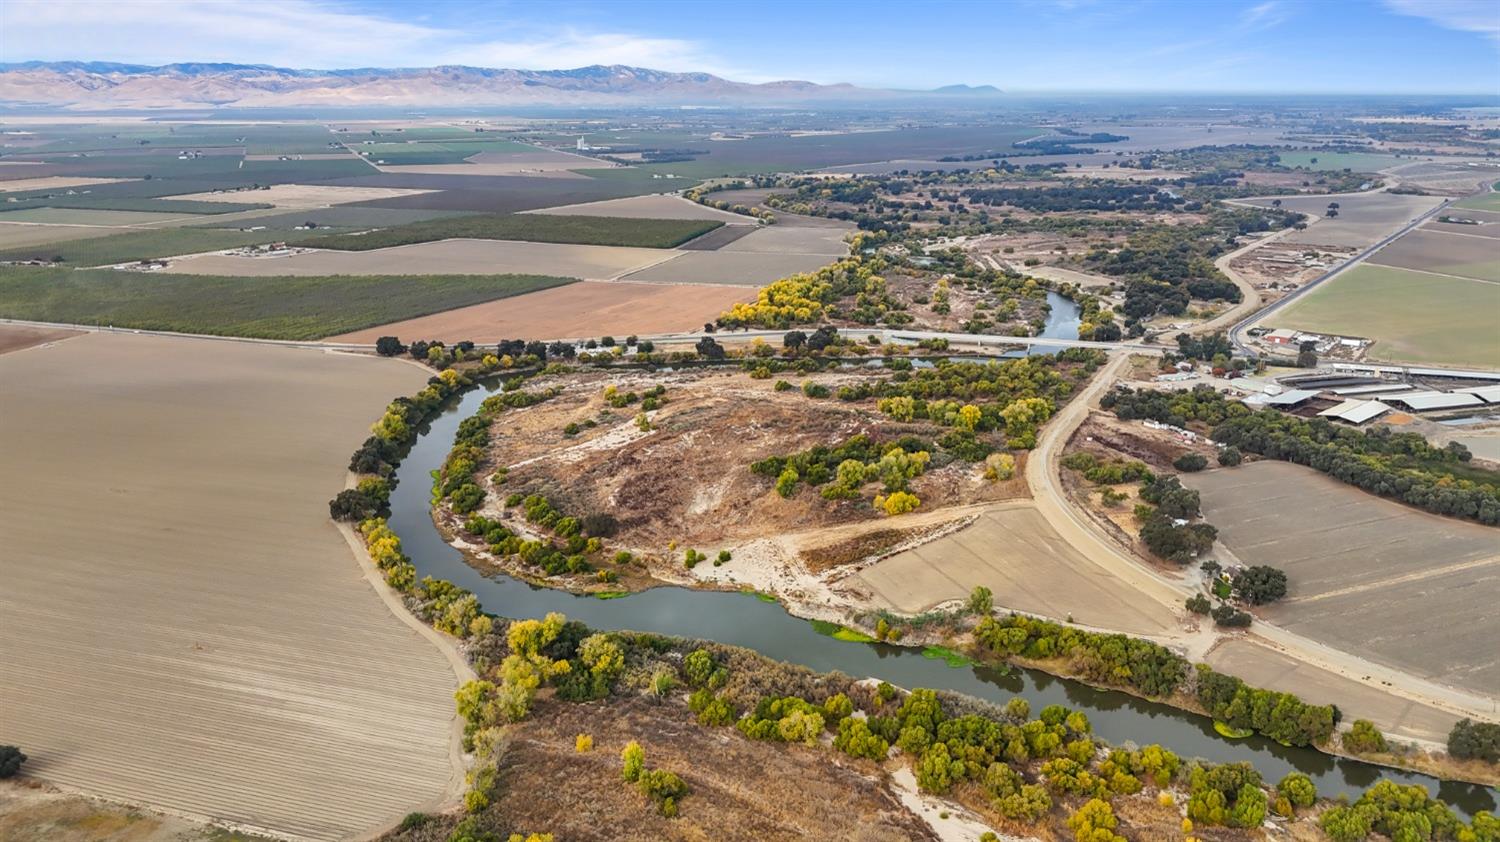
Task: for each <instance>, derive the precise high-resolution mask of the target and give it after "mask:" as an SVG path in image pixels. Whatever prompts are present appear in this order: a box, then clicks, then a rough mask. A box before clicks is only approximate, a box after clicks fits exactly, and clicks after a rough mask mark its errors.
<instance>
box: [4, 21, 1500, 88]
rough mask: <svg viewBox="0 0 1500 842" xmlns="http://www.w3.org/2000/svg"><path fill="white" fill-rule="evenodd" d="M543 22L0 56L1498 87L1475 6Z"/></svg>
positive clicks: (16, 51)
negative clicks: (610, 66)
mask: <svg viewBox="0 0 1500 842" xmlns="http://www.w3.org/2000/svg"><path fill="white" fill-rule="evenodd" d="M686 8H689V7H684V6H683V5H680V4H675V3H669V2H642V3H634V4H630V5H629V6H628V7H626V6H622V5H615V4H605V3H597V2H563V3H554V4H548V5H547V6H546V7H545V8H538V7H535V6H528V5H520V4H512V3H500V4H493V3H486V4H479V3H473V2H467V0H464V1H463V2H453V3H443V4H427V5H421V6H416V7H410V6H406V5H400V4H386V3H368V2H348V3H343V2H329V1H328V0H267V2H258V3H253V4H247V3H228V2H219V0H184V2H180V3H173V4H163V3H151V2H138V0H125V2H110V3H104V2H95V0H73V2H55V0H54V2H41V0H13V1H12V2H9V3H6V4H4V5H3V6H0V27H3V28H4V29H5V31H6V32H7V38H6V39H5V44H4V45H3V47H0V61H3V62H6V63H24V62H28V61H44V62H56V61H79V62H116V63H125V64H138V65H147V66H160V65H166V64H178V63H232V64H256V65H270V66H275V67H285V68H296V69H313V70H333V69H351V68H423V67H433V66H441V65H457V64H461V65H469V66H475V67H486V68H515V69H525V70H562V69H573V68H577V67H583V66H588V65H594V64H604V65H609V64H625V65H632V66H637V67H647V68H652V69H657V70H666V71H675V72H706V73H712V74H715V75H718V76H722V77H724V78H726V79H730V80H734V81H742V82H767V81H779V80H806V81H812V82H817V83H820V84H837V83H848V84H852V85H856V86H859V87H865V88H886V89H906V90H925V89H931V88H937V87H942V86H947V85H974V86H979V85H993V86H995V87H997V88H1000V89H1002V90H1004V91H1006V92H1008V93H1016V94H1072V95H1077V94H1153V93H1203V94H1274V93H1287V92H1298V93H1308V94H1340V95H1349V94H1367V95H1378V94H1391V95H1461V96H1462V95H1475V94H1482V95H1495V94H1497V93H1500V7H1497V6H1495V5H1494V4H1490V3H1485V2H1472V1H1471V0H1337V2H1328V3H1305V2H1297V0H1259V1H1258V2H1257V1H1256V0H1244V1H1243V2H1238V1H1237V2H1213V3H1202V4H1182V3H1173V2H1163V1H1162V0H1137V1H1136V2H1096V0H1034V1H1033V0H1017V2H1012V3H1003V4H972V3H958V2H938V3H932V4H927V5H924V6H923V7H922V8H921V10H920V14H913V13H912V12H911V10H910V9H909V8H908V7H905V6H903V5H900V4H894V3H887V2H877V3H872V4H869V5H867V6H864V7H861V9H860V14H859V15H858V16H852V15H849V14H848V13H847V11H846V9H845V8H844V7H842V6H839V5H835V4H806V3H786V2H769V3H760V4H756V5H754V6H720V5H712V4H704V5H699V6H693V7H691V11H692V14H684V13H683V12H684V9H686Z"/></svg>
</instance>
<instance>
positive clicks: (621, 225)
mask: <svg viewBox="0 0 1500 842" xmlns="http://www.w3.org/2000/svg"><path fill="white" fill-rule="evenodd" d="M723 224H724V223H722V222H715V221H710V220H702V219H623V218H616V217H602V216H548V215H546V214H535V213H526V214H483V215H478V216H450V217H445V218H442V219H430V220H427V221H425V222H413V223H411V224H410V225H398V226H396V227H394V228H383V229H380V230H377V231H371V232H369V233H367V234H345V235H342V236H332V237H313V238H306V239H303V240H299V241H298V244H299V245H307V246H314V247H317V248H325V249H341V250H343V251H369V250H370V249H380V248H389V247H390V246H405V245H411V244H412V243H430V242H432V241H434V240H452V239H460V238H462V239H473V240H526V241H529V242H533V243H569V244H573V245H586V246H638V247H641V248H656V249H666V248H673V247H674V246H679V245H681V244H683V243H685V242H687V241H688V240H691V239H693V238H694V237H698V236H701V235H703V234H706V233H708V232H709V231H712V230H714V229H715V228H718V227H719V226H721V225H723Z"/></svg>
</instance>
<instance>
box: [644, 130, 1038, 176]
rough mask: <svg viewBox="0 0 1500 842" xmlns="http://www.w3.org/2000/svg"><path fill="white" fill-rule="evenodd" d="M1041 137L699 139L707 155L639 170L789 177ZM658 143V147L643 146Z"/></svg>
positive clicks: (951, 134) (991, 133) (954, 133)
mask: <svg viewBox="0 0 1500 842" xmlns="http://www.w3.org/2000/svg"><path fill="white" fill-rule="evenodd" d="M1041 133H1042V130H1040V129H1036V128H1032V127H1029V126H986V127H963V128H957V127H941V128H913V129H894V130H890V131H873V132H849V133H844V134H815V135H803V136H800V137H794V136H786V135H779V136H778V135H768V136H758V137H751V138H748V139H745V140H730V141H712V140H706V139H701V138H700V139H695V140H692V141H691V142H690V143H688V144H687V145H688V146H690V147H691V148H693V149H702V150H705V151H707V152H708V154H707V155H703V156H701V157H699V158H698V159H697V160H693V161H674V162H672V163H664V164H647V165H645V166H643V167H642V169H646V170H650V171H655V172H662V173H673V174H675V175H677V176H680V177H684V176H685V177H688V178H711V177H714V176H721V175H749V174H755V173H769V172H792V171H798V170H811V169H818V168H820V167H830V166H835V165H838V164H857V163H861V162H865V161H889V160H891V159H894V158H922V157H937V156H942V155H963V154H968V153H973V154H982V153H986V152H990V151H1001V150H1005V149H1009V148H1010V147H1011V144H1012V143H1015V142H1016V141H1019V140H1025V139H1027V138H1031V137H1035V136H1036V135H1038V134H1041ZM659 142H662V141H655V140H643V141H642V143H648V144H650V143H659ZM674 145H675V144H674Z"/></svg>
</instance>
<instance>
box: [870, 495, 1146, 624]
mask: <svg viewBox="0 0 1500 842" xmlns="http://www.w3.org/2000/svg"><path fill="white" fill-rule="evenodd" d="M851 582H853V583H856V584H858V585H860V586H863V587H864V588H867V589H869V590H870V591H872V592H873V593H874V594H875V597H876V599H877V602H879V603H883V604H884V606H885V607H888V608H892V609H894V610H896V611H900V612H904V613H909V614H917V613H921V612H923V611H927V610H929V609H931V608H933V607H934V606H936V605H939V604H941V603H944V602H949V601H952V600H962V599H965V598H966V597H967V596H968V595H969V591H971V590H973V588H974V587H975V586H976V585H984V586H985V587H987V588H989V589H990V590H991V591H992V592H993V593H994V595H995V604H996V605H997V606H1001V607H1003V608H1007V609H1015V610H1018V611H1025V612H1027V613H1032V614H1039V615H1042V616H1046V617H1052V618H1054V619H1058V620H1062V619H1064V618H1066V617H1069V616H1071V617H1073V619H1074V620H1076V621H1077V622H1079V623H1081V624H1083V625H1086V626H1095V627H1100V628H1109V629H1116V630H1119V631H1123V632H1127V633H1131V634H1148V635H1149V634H1161V633H1163V632H1165V631H1167V630H1169V629H1171V628H1172V627H1173V625H1174V621H1173V617H1172V614H1171V612H1170V611H1168V610H1166V609H1165V608H1164V607H1160V606H1157V605H1155V604H1154V603H1149V602H1147V601H1146V600H1142V599H1140V598H1138V597H1137V596H1136V594H1135V591H1134V588H1133V587H1131V586H1130V585H1129V584H1128V583H1125V582H1120V581H1116V580H1114V579H1113V578H1112V576H1111V575H1110V573H1109V572H1108V571H1107V570H1106V569H1104V568H1101V567H1098V566H1097V565H1095V564H1094V563H1093V562H1091V561H1089V560H1088V558H1087V557H1085V556H1084V555H1082V554H1081V553H1079V552H1078V551H1077V550H1076V549H1074V548H1073V547H1072V545H1070V544H1069V543H1068V542H1067V541H1065V540H1064V539H1063V538H1062V536H1061V535H1058V534H1057V532H1056V531H1055V530H1053V529H1052V527H1051V526H1050V525H1048V523H1047V521H1046V520H1045V519H1044V518H1043V517H1042V515H1041V514H1040V513H1039V512H1037V510H1036V508H1035V507H1034V506H1033V505H1032V504H1031V502H1030V501H1019V502H1013V503H1000V504H998V505H996V506H993V507H991V508H989V509H987V510H986V511H985V513H984V514H983V515H981V516H980V518H979V520H978V521H977V522H976V523H975V524H974V525H972V526H969V527H967V528H965V529H962V530H960V531H958V532H955V533H953V534H951V535H947V536H944V537H942V538H939V539H937V540H935V541H931V542H929V543H926V544H922V545H921V546H919V547H916V548H915V549H911V550H907V551H905V552H901V553H897V554H896V555H893V556H891V557H890V558H887V559H884V560H882V561H878V562H876V563H875V564H873V565H871V566H870V567H868V568H866V569H865V570H863V571H861V572H860V573H859V574H857V575H856V576H855V577H854V578H853V579H852V580H851Z"/></svg>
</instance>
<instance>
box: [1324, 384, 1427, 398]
mask: <svg viewBox="0 0 1500 842" xmlns="http://www.w3.org/2000/svg"><path fill="white" fill-rule="evenodd" d="M1415 388H1416V387H1415V386H1410V385H1408V384H1406V383H1376V384H1374V385H1373V386H1344V387H1342V388H1338V389H1333V390H1332V391H1333V393H1334V394H1335V395H1338V396H1339V397H1348V396H1351V395H1389V394H1394V393H1396V392H1410V391H1412V390H1414V389H1415Z"/></svg>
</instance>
